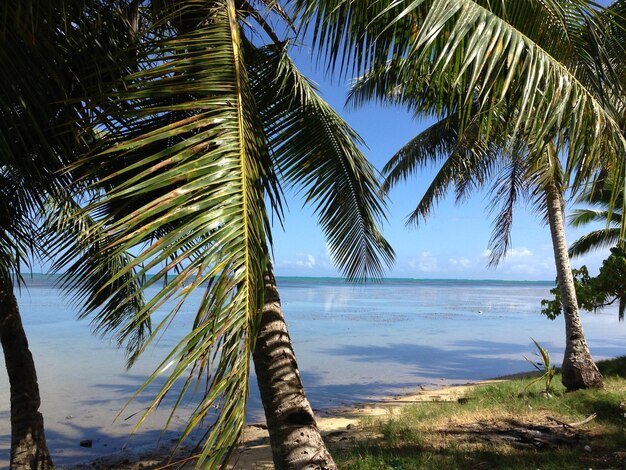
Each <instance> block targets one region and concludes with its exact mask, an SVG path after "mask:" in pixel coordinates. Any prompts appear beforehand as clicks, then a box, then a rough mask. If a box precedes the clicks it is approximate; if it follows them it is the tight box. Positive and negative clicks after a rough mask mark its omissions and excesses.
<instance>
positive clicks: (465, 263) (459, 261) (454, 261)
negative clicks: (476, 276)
mask: <svg viewBox="0 0 626 470" xmlns="http://www.w3.org/2000/svg"><path fill="white" fill-rule="evenodd" d="M448 263H450V264H451V265H452V266H458V267H461V268H469V267H470V266H471V265H472V264H473V263H472V260H471V259H469V258H465V257H461V258H449V259H448Z"/></svg>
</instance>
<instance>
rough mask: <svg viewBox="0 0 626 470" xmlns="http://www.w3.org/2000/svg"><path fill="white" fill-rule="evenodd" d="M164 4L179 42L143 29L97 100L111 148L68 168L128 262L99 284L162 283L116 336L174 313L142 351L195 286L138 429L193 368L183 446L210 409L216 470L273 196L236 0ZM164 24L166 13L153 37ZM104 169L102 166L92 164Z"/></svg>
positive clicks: (250, 332) (248, 334)
mask: <svg viewBox="0 0 626 470" xmlns="http://www.w3.org/2000/svg"><path fill="white" fill-rule="evenodd" d="M170 6H171V7H172V9H171V10H168V14H169V15H171V16H172V18H173V19H174V21H175V23H176V24H178V25H179V28H180V29H179V30H178V31H176V34H168V33H167V32H166V33H164V34H160V33H159V32H158V31H155V30H152V31H147V32H146V33H145V35H144V36H143V37H141V38H140V40H139V41H138V44H140V45H141V47H142V48H141V49H140V50H139V51H138V57H139V59H140V62H139V63H140V64H141V68H140V69H139V70H138V71H137V72H136V73H134V74H132V75H130V76H128V77H127V78H126V79H125V82H124V88H123V89H120V90H119V91H118V93H116V94H115V95H114V96H110V97H109V98H108V99H107V101H106V102H104V103H98V106H99V108H98V109H99V110H102V111H100V112H101V115H100V116H99V121H98V122H99V123H100V125H101V126H103V128H104V129H106V133H105V134H103V139H106V140H104V142H107V141H108V142H111V144H110V147H109V148H108V149H106V150H103V151H101V152H100V153H99V154H98V155H96V156H95V157H94V158H93V160H91V161H90V160H86V161H85V163H84V164H86V165H87V167H86V169H85V167H82V168H81V167H76V168H74V170H75V171H79V170H80V171H83V172H85V173H86V175H87V177H88V178H90V179H94V180H97V181H98V188H99V189H100V192H101V195H102V196H103V197H102V200H101V201H96V202H95V203H93V204H90V205H89V206H88V207H87V211H88V212H89V213H90V214H91V215H92V217H93V219H94V220H95V221H96V222H97V225H96V226H95V227H94V229H93V230H92V232H93V231H95V230H97V231H98V233H102V234H103V235H101V237H102V238H101V242H102V244H103V246H104V250H106V251H108V252H109V253H111V254H113V255H115V256H121V255H122V253H125V252H127V251H128V250H135V252H137V254H136V256H135V258H134V259H133V260H132V262H130V263H129V264H128V265H127V266H125V267H124V268H123V269H122V270H121V271H120V272H119V273H118V274H117V275H116V276H113V277H111V278H110V279H109V280H108V281H107V282H106V283H105V285H106V286H107V288H108V289H110V290H111V291H113V290H115V288H117V290H118V291H119V292H121V290H122V289H125V288H128V287H129V282H131V281H135V280H138V279H140V278H143V277H144V276H146V275H147V274H151V277H149V278H147V279H146V281H145V282H143V283H142V284H141V286H142V289H143V291H145V290H146V289H148V288H149V287H150V286H153V285H155V284H156V283H159V282H163V281H164V280H166V279H167V284H166V285H165V287H163V288H162V289H160V290H159V291H158V293H157V294H155V296H153V297H152V298H151V299H149V300H148V301H147V302H146V304H145V306H144V307H143V308H142V309H141V310H140V311H138V312H137V313H136V314H135V315H134V317H133V319H132V320H131V321H130V322H128V323H126V325H125V326H124V327H122V330H121V333H120V334H121V335H123V336H124V335H126V334H129V332H131V331H132V330H133V329H134V328H135V327H136V325H137V324H140V323H141V322H142V321H144V320H145V319H147V318H148V317H149V316H150V315H151V314H152V313H153V312H154V311H156V310H157V309H158V308H160V307H163V306H164V305H167V304H168V303H169V304H170V305H174V306H173V307H172V308H170V312H169V313H168V314H167V315H165V318H164V319H163V320H162V321H161V322H160V323H159V324H158V325H156V327H155V328H154V330H153V332H152V335H151V336H150V338H148V341H147V343H148V342H149V341H150V339H152V338H154V337H155V335H156V334H158V333H159V332H160V331H162V330H163V329H164V328H166V325H167V324H168V322H169V321H170V320H171V319H172V318H173V316H174V315H175V314H176V312H177V310H178V309H179V308H180V307H181V306H182V305H183V304H185V303H186V302H187V301H188V300H189V295H190V294H191V292H193V291H194V289H196V288H202V289H204V295H203V296H202V300H201V302H200V305H199V306H198V307H197V310H196V316H195V320H194V324H193V328H192V330H191V332H190V333H189V334H188V335H187V336H186V337H185V338H183V339H181V340H180V342H179V343H178V344H177V346H176V347H175V348H174V350H173V351H172V352H171V353H170V354H169V355H168V357H167V358H166V359H165V360H164V361H163V363H162V364H161V366H160V367H159V368H158V369H157V370H156V371H155V372H154V373H153V374H152V375H151V376H150V378H149V379H148V380H147V382H146V383H145V384H144V386H143V387H142V389H141V390H140V391H139V392H138V393H140V392H141V391H142V390H144V389H145V388H146V387H147V386H148V385H149V384H150V383H152V382H153V381H154V380H155V379H156V378H157V377H158V376H159V375H161V374H162V373H164V372H165V371H168V372H169V376H168V378H167V379H166V380H165V383H164V385H163V386H162V388H161V390H160V391H159V393H158V394H157V396H156V397H155V399H154V401H153V403H152V405H151V406H150V407H149V408H148V410H147V411H146V413H145V414H144V415H143V416H142V418H141V420H140V422H139V424H141V422H143V420H144V419H145V418H146V417H147V415H148V414H149V413H150V412H152V411H153V410H154V409H155V408H156V407H157V406H158V404H159V403H160V402H161V400H162V399H163V397H164V396H165V395H166V394H168V393H170V391H171V390H172V388H173V387H174V385H175V384H176V383H177V382H178V381H179V379H180V378H182V377H185V376H187V374H188V373H189V370H192V371H194V372H195V377H197V378H196V381H198V382H199V381H205V383H206V393H205V394H204V395H203V396H202V397H201V400H200V401H199V404H198V406H197V408H196V409H195V411H194V413H193V415H192V416H191V418H190V421H189V423H188V426H187V428H186V429H185V431H184V433H183V436H182V437H183V440H184V439H185V438H186V437H187V436H188V435H189V434H190V433H191V432H192V430H193V429H194V428H196V427H197V425H198V423H199V422H200V421H201V420H202V419H204V418H205V417H207V416H208V415H209V413H210V411H211V410H212V409H213V408H212V407H213V406H218V407H220V406H223V407H224V408H223V409H221V410H220V413H219V414H218V415H217V417H216V419H215V422H214V424H213V425H212V427H211V429H210V432H209V433H208V435H207V437H206V439H205V441H204V447H203V451H202V453H201V455H200V458H199V461H198V464H197V465H198V466H202V468H215V467H217V466H219V465H220V464H221V463H222V462H223V461H224V460H225V459H226V458H227V457H228V455H229V454H230V452H231V450H232V448H233V445H234V443H235V442H236V440H237V439H238V437H239V435H240V433H241V431H242V428H243V425H244V422H245V403H246V398H247V394H248V388H247V387H248V374H249V360H250V353H251V351H252V348H253V347H254V338H255V337H256V325H257V322H258V314H259V311H260V306H261V305H262V288H263V272H264V270H265V268H266V265H267V260H268V254H267V248H266V239H267V234H268V233H269V223H268V219H267V216H266V211H265V205H264V200H263V197H264V194H272V191H273V190H274V188H275V187H276V186H275V185H274V184H273V183H272V182H271V181H273V180H275V177H274V175H273V174H272V173H271V168H272V165H271V161H270V157H269V154H268V152H267V150H266V148H267V144H266V142H265V141H264V138H263V136H264V133H263V129H262V126H261V123H260V121H259V119H258V117H257V116H258V112H257V110H256V108H255V100H254V98H253V96H252V95H251V88H250V83H249V79H248V75H247V71H246V64H245V60H244V46H245V44H244V41H243V38H242V33H241V28H240V25H239V19H240V18H239V16H238V14H237V10H236V9H235V5H234V2H233V1H232V0H224V1H218V2H212V3H211V4H207V3H205V2H202V4H200V3H196V4H194V5H193V8H186V7H185V5H180V6H179V7H176V8H174V6H173V5H170ZM167 24H168V22H167V21H166V18H165V16H164V17H162V19H161V22H160V23H159V25H158V26H155V27H164V26H162V25H167ZM143 51H146V52H145V53H144V52H143ZM155 51H156V52H155ZM96 111H98V110H94V112H96ZM102 159H106V160H108V162H107V163H106V164H105V165H102V166H96V165H93V164H92V162H96V161H106V160H102ZM272 197H274V198H275V199H277V198H278V197H279V196H277V195H273V196H272ZM93 234H94V235H96V234H95V232H94V233H93ZM172 273H173V274H172ZM168 274H169V276H168ZM124 276H127V278H128V279H129V281H128V282H126V283H125V282H122V279H123V277H124ZM123 302H124V303H126V304H128V302H129V301H128V300H125V301H123ZM126 306H128V305H122V306H120V308H125V307H126ZM163 308H166V307H163ZM167 308H169V307H167ZM192 377H193V375H192V376H188V378H187V379H186V380H183V384H182V386H181V389H180V391H179V392H178V393H179V397H178V398H177V399H176V403H175V406H174V408H173V410H172V411H171V413H172V414H173V413H174V412H175V410H176V408H177V406H179V405H180V403H181V402H182V400H183V397H184V396H185V395H186V394H187V393H188V392H190V391H191V389H192V388H193V387H191V385H192V384H193V382H194V380H193V379H192Z"/></svg>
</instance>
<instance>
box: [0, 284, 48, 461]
mask: <svg viewBox="0 0 626 470" xmlns="http://www.w3.org/2000/svg"><path fill="white" fill-rule="evenodd" d="M7 284H8V287H7V286H5V288H4V289H2V290H0V342H1V343H2V349H3V350H4V359H5V363H6V368H7V373H8V376H9V383H10V386H11V467H10V468H11V470H50V469H53V468H54V465H53V464H52V459H51V458H50V454H49V452H48V447H47V445H46V437H45V435H44V426H43V416H42V414H41V413H40V412H39V405H40V399H39V385H38V384H37V374H36V372H35V363H34V362H33V356H32V354H31V353H30V350H29V349H28V341H27V339H26V333H25V332H24V328H23V326H22V319H21V318H20V312H19V309H18V306H17V299H16V298H15V294H14V292H13V287H12V286H11V285H10V281H9V283H7Z"/></svg>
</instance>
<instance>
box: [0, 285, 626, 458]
mask: <svg viewBox="0 0 626 470" xmlns="http://www.w3.org/2000/svg"><path fill="white" fill-rule="evenodd" d="M28 284H29V285H28V288H27V289H25V290H23V291H22V292H21V294H20V298H19V302H20V308H21V312H22V316H23V320H24V324H25V328H26V332H27V334H28V337H29V340H30V345H31V349H32V351H33V354H34V357H35V361H36V366H37V371H38V374H39V382H40V387H41V394H42V402H43V403H42V410H43V413H44V417H45V420H46V427H47V436H48V440H49V446H50V448H51V451H52V453H53V456H54V458H55V461H56V462H57V463H58V464H61V465H62V464H70V463H76V462H81V461H82V462H84V461H89V460H90V459H93V458H95V457H97V456H100V455H106V454H109V453H113V452H119V451H120V449H122V448H123V447H124V446H127V447H128V448H129V449H135V450H136V449H138V448H142V447H144V446H153V445H154V444H155V442H156V441H157V440H159V439H160V442H161V443H167V442H168V441H169V440H170V439H172V438H174V436H175V432H174V431H175V430H176V429H179V428H180V426H182V425H183V423H184V421H185V417H186V416H185V411H186V410H187V411H188V409H189V407H190V406H191V404H189V405H188V406H187V408H185V407H183V409H181V411H180V413H177V414H176V415H175V416H174V419H173V424H172V427H173V432H172V433H169V434H165V435H164V436H160V427H161V424H162V422H163V420H164V419H165V416H166V413H165V411H166V410H165V409H162V410H161V412H160V414H157V415H156V416H154V417H153V418H152V419H151V420H149V421H148V423H147V424H146V425H145V426H143V427H142V429H141V430H140V431H139V432H138V433H137V434H136V435H135V437H133V438H132V439H130V440H129V439H128V435H129V434H130V432H131V431H132V429H133V426H134V419H135V417H132V416H131V415H133V414H134V413H136V412H140V411H141V410H142V409H144V408H145V407H146V406H147V404H148V403H149V401H150V393H147V394H144V395H141V396H140V397H139V398H138V399H137V400H136V401H134V402H133V403H131V404H130V405H129V407H128V408H127V409H126V410H125V411H124V412H123V413H122V414H121V415H120V417H119V418H117V419H115V418H116V416H117V414H118V412H119V411H120V409H121V408H122V407H123V406H124V404H125V403H126V401H127V400H128V398H129V397H130V396H131V395H132V394H133V392H134V391H135V390H136V389H137V387H138V386H139V385H140V384H141V383H142V382H143V380H144V379H145V377H146V376H147V375H148V374H149V373H150V372H152V370H153V369H154V367H155V366H156V365H157V364H158V363H159V361H160V360H161V359H163V358H164V356H165V354H166V353H167V352H168V351H169V350H170V348H171V347H172V346H173V345H174V344H175V340H176V339H177V338H180V337H182V336H183V335H184V334H185V332H186V331H187V328H188V325H189V324H190V322H191V318H192V315H193V310H192V308H188V309H183V310H182V311H181V312H180V313H179V315H178V316H177V318H176V320H175V321H174V322H173V323H172V325H171V327H170V330H169V332H168V333H167V334H166V335H165V336H164V337H163V338H162V339H161V340H160V341H159V342H158V343H157V344H156V345H155V347H152V348H151V349H150V350H148V351H147V352H146V354H145V355H144V357H143V358H142V359H141V360H140V361H139V363H138V364H137V365H136V366H135V367H133V369H131V370H130V371H126V370H125V367H124V360H125V358H124V354H123V352H122V351H119V350H117V348H116V345H115V344H114V343H112V342H111V341H110V340H107V339H101V338H97V337H94V336H92V335H91V334H90V328H89V323H88V321H80V322H79V321H76V320H75V313H76V311H75V310H74V309H73V308H72V306H71V304H70V303H69V302H68V301H67V299H65V298H63V297H62V296H61V294H60V292H59V291H58V290H57V289H56V287H55V286H54V283H52V282H51V281H49V280H47V279H46V278H44V277H38V276H35V277H34V278H33V279H31V280H29V282H28ZM278 284H279V290H280V293H281V298H282V302H283V308H284V311H285V315H286V318H287V321H288V324H289V327H290V332H291V336H292V340H293V343H294V347H295V349H296V355H297V357H298V363H299V366H300V371H301V374H302V378H303V381H304V384H305V388H306V391H307V393H308V396H309V399H310V401H311V403H312V405H313V407H314V408H315V409H317V410H326V409H330V408H333V407H338V406H342V405H349V404H353V403H358V402H363V401H367V400H374V399H376V398H380V397H382V396H389V395H393V394H400V393H407V392H410V391H411V390H414V389H415V388H417V387H418V386H420V385H422V386H424V385H425V386H429V385H433V384H441V383H463V382H467V381H472V380H478V379H485V378H489V377H495V376H500V375H506V374H511V373H516V372H521V371H525V370H528V369H529V367H530V366H529V364H528V363H527V362H526V361H525V360H524V359H523V357H522V356H523V355H527V356H532V355H533V354H534V352H535V351H534V347H533V345H532V342H531V339H530V338H531V337H532V338H535V339H536V340H537V341H538V342H539V343H540V344H541V345H543V346H544V347H546V348H547V349H548V350H549V352H550V354H551V357H552V358H553V360H554V362H555V363H560V361H561V360H562V353H563V348H564V325H563V320H562V319H557V320H556V321H550V320H547V319H546V318H545V317H543V316H542V315H541V314H540V309H541V308H540V301H541V299H542V298H546V297H548V296H549V289H550V288H551V287H552V286H551V283H541V282H538V283H537V282H526V283H524V282H497V281H465V280H441V281H435V280H420V281H417V280H388V281H385V282H382V283H380V284H367V285H365V286H353V285H349V284H346V283H344V282H343V281H341V280H338V279H316V278H306V279H300V278H282V279H279V280H278ZM198 295H199V293H198ZM583 322H584V328H585V333H586V336H587V339H588V342H589V344H590V347H591V350H592V354H593V356H594V357H595V358H596V359H602V358H610V357H615V356H619V355H624V354H625V353H626V324H623V323H621V324H620V323H618V318H617V312H616V309H615V308H611V309H606V310H604V311H602V312H599V313H597V314H584V317H583ZM251 390H252V392H251V396H250V399H249V403H250V405H249V420H250V421H252V422H254V421H258V420H261V419H262V407H261V404H260V401H259V398H258V394H257V393H256V388H255V386H254V385H253V384H252V385H251ZM163 408H166V407H163ZM82 439H92V440H93V441H94V446H93V448H91V449H84V448H82V447H79V446H78V442H79V441H80V440H82ZM9 442H10V438H9V393H8V380H7V377H6V373H5V372H4V371H0V468H2V467H3V465H6V462H7V458H8V449H9Z"/></svg>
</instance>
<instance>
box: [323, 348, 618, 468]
mask: <svg viewBox="0 0 626 470" xmlns="http://www.w3.org/2000/svg"><path fill="white" fill-rule="evenodd" d="M598 367H599V368H600V370H601V372H602V374H603V375H604V378H605V387H604V389H602V390H580V391H577V392H571V393H567V392H566V391H565V389H564V388H563V386H562V385H561V383H560V376H559V375H558V374H557V376H556V377H555V379H554V381H553V392H552V396H551V397H546V396H545V395H544V394H542V393H541V390H542V389H543V383H542V382H538V383H535V384H534V385H531V386H530V387H528V383H529V382H530V381H531V379H517V380H512V381H508V382H502V383H496V384H490V385H484V386H479V387H475V388H473V389H471V390H469V391H468V392H467V394H466V398H467V400H464V402H463V403H456V402H453V403H439V402H437V403H421V404H417V405H411V406H406V407H404V408H402V409H400V410H399V411H398V412H396V413H393V414H390V415H389V416H387V417H385V418H382V419H373V418H369V419H366V420H363V421H362V422H361V424H360V426H359V429H360V431H361V432H360V433H358V434H357V436H358V438H357V439H356V441H355V442H353V444H352V445H350V446H349V447H348V448H344V449H336V450H335V452H334V454H335V457H336V460H337V463H338V465H339V468H342V469H355V470H356V469H358V470H384V469H389V470H392V469H393V470H410V469H433V470H435V469H436V470H444V469H468V468H472V469H482V468H484V469H538V468H540V469H542V470H549V469H555V470H556V469H558V470H563V469H588V468H593V469H594V470H596V469H613V468H615V469H620V468H626V417H625V413H626V357H621V358H618V359H614V360H611V361H604V362H601V363H599V364H598ZM593 413H595V414H596V415H597V417H596V418H595V419H594V420H593V421H590V422H589V423H586V424H584V425H581V426H578V427H575V428H573V429H564V428H562V427H550V426H554V425H555V424H556V423H554V422H553V421H551V420H549V419H548V416H550V417H554V418H557V419H559V420H561V421H563V422H566V423H576V422H579V421H582V420H583V419H585V418H586V417H588V416H590V415H591V414H593ZM518 430H523V432H524V433H526V431H528V430H530V431H529V432H530V433H531V434H530V436H535V435H536V434H532V433H533V432H536V431H537V430H540V432H543V433H544V434H542V435H540V438H541V439H544V438H545V436H546V435H547V436H548V437H555V439H557V438H558V439H559V440H558V441H554V442H552V441H549V443H548V444H540V445H537V441H533V440H532V439H530V440H528V441H526V442H522V443H519V442H512V439H511V438H510V436H511V434H510V433H512V432H513V433H514V432H515V431H518ZM546 433H547V434H546ZM488 434H489V436H492V437H493V436H495V439H490V440H488V439H485V437H486V436H487V435H488ZM503 434H506V436H507V438H508V440H507V439H504V440H501V439H498V436H502V435H503ZM514 435H515V434H514ZM523 435H524V436H526V434H523ZM561 439H564V440H565V441H564V442H562V441H561ZM544 440H545V439H544ZM585 447H587V449H585ZM589 448H590V449H589Z"/></svg>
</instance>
